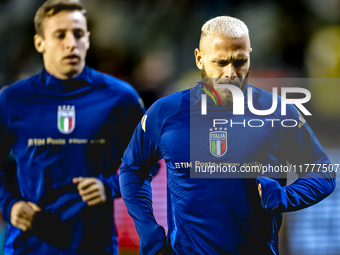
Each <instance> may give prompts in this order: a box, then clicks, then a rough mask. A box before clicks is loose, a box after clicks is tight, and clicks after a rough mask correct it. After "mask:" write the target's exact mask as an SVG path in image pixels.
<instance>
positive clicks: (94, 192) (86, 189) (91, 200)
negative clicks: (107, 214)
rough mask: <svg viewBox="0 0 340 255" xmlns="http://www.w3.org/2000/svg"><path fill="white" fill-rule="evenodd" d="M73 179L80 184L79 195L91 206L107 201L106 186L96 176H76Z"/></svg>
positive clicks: (78, 186)
mask: <svg viewBox="0 0 340 255" xmlns="http://www.w3.org/2000/svg"><path fill="white" fill-rule="evenodd" d="M72 181H73V183H74V184H78V185H77V188H78V192H79V195H80V196H81V199H82V200H83V201H84V202H86V203H87V204H88V205H89V206H92V205H98V204H102V203H104V202H105V201H106V193H105V187H104V184H103V183H102V181H101V180H99V179H97V178H94V177H75V178H73V180H72Z"/></svg>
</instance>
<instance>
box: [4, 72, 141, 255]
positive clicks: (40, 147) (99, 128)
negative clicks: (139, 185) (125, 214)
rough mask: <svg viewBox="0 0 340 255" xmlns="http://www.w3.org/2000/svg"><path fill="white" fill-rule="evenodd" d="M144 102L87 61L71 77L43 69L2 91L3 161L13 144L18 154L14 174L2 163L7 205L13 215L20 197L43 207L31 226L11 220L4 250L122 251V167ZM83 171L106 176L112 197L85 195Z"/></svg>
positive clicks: (7, 216) (6, 215)
mask: <svg viewBox="0 0 340 255" xmlns="http://www.w3.org/2000/svg"><path fill="white" fill-rule="evenodd" d="M141 105H142V102H141V100H140V98H139V96H138V94H137V92H136V91H135V90H134V89H133V88H132V87H131V86H130V85H129V84H127V83H126V82H123V81H121V80H118V79H116V78H114V77H112V76H109V75H106V74H103V73H100V72H98V71H95V70H93V69H91V68H89V67H87V66H86V67H85V68H84V70H83V72H82V73H81V74H80V75H79V76H78V77H76V78H74V79H70V80H59V79H57V78H55V77H53V76H51V75H50V74H49V73H48V72H46V71H45V70H44V71H43V72H42V73H41V74H39V75H36V76H33V77H30V78H27V79H23V80H20V81H18V82H16V83H15V84H13V85H11V86H10V87H9V88H7V89H6V90H5V91H4V92H3V93H2V94H1V95H0V125H1V129H0V147H1V151H0V160H1V164H2V163H3V162H4V160H5V157H6V155H7V154H8V153H9V152H10V150H12V152H13V155H14V156H15V159H16V162H17V174H16V177H15V179H10V178H8V176H10V175H9V174H6V171H5V170H6V169H1V170H2V171H1V174H0V209H1V211H2V213H3V217H4V219H5V220H6V222H8V223H10V211H11V208H12V205H13V204H14V203H15V202H17V201H20V200H24V201H31V202H33V203H36V204H37V205H38V206H39V207H40V208H41V209H42V211H41V212H39V213H37V215H36V218H35V219H34V221H33V227H32V230H30V231H26V232H23V231H21V230H20V229H18V228H16V227H13V226H12V225H10V224H7V225H8V226H7V230H6V237H5V244H4V251H5V254H63V255H64V254H65V255H67V254H93V255H97V254H118V244H117V237H116V230H115V225H114V222H113V201H112V199H113V198H116V197H119V196H120V189H119V181H118V175H117V174H116V172H117V169H118V168H119V166H120V163H121V160H120V159H121V157H122V155H123V152H124V149H125V148H126V146H127V144H128V142H129V140H130V138H131V135H132V133H133V130H134V128H135V126H136V125H137V123H138V121H139V120H140V118H141V117H142V115H143V113H144V108H143V106H141ZM12 175H13V174H12ZM78 176H83V177H96V178H99V179H100V180H101V181H102V182H103V183H104V185H105V189H106V194H107V201H106V202H105V203H103V204H100V205H96V206H88V205H87V204H86V203H84V202H83V201H82V200H81V197H80V195H79V193H78V190H77V185H76V184H73V183H72V178H74V177H78Z"/></svg>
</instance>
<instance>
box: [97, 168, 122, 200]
mask: <svg viewBox="0 0 340 255" xmlns="http://www.w3.org/2000/svg"><path fill="white" fill-rule="evenodd" d="M98 178H99V179H100V180H101V181H102V182H103V184H104V186H105V190H106V195H107V196H111V197H112V198H118V197H121V196H122V195H121V193H120V187H119V175H118V174H112V175H110V176H109V177H104V176H103V175H102V174H101V175H99V176H98Z"/></svg>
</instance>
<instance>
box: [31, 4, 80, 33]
mask: <svg viewBox="0 0 340 255" xmlns="http://www.w3.org/2000/svg"><path fill="white" fill-rule="evenodd" d="M64 10H69V11H74V10H79V11H81V12H82V13H83V14H84V15H85V13H86V10H85V9H84V7H83V6H82V4H81V3H80V2H79V1H78V0H47V1H46V2H45V3H44V4H43V5H42V6H40V8H39V9H38V11H37V12H36V14H35V17H34V27H35V32H36V34H39V35H41V36H43V26H42V24H43V21H44V19H45V17H52V16H53V15H55V14H57V13H58V12H60V11H64Z"/></svg>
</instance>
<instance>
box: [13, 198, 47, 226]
mask: <svg viewBox="0 0 340 255" xmlns="http://www.w3.org/2000/svg"><path fill="white" fill-rule="evenodd" d="M40 211H41V209H40V207H39V206H37V205H36V204H34V203H32V202H25V201H18V202H16V203H15V204H14V205H13V206H12V209H11V224H12V225H13V226H14V227H17V228H19V229H21V230H22V231H27V230H30V229H31V228H32V221H33V218H34V215H35V214H36V213H37V212H40Z"/></svg>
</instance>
